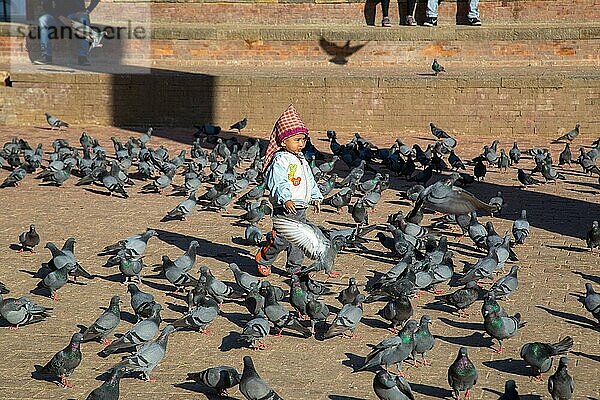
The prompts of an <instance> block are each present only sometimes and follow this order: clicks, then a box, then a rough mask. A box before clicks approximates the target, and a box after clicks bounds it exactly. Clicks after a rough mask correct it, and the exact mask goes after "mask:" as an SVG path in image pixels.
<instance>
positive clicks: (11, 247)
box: [8, 243, 22, 251]
mask: <svg viewBox="0 0 600 400" xmlns="http://www.w3.org/2000/svg"><path fill="white" fill-rule="evenodd" d="M8 248H9V249H11V250H15V251H18V250H21V249H22V247H21V245H19V244H16V243H11V244H10V245H9V246H8Z"/></svg>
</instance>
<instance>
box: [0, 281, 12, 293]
mask: <svg viewBox="0 0 600 400" xmlns="http://www.w3.org/2000/svg"><path fill="white" fill-rule="evenodd" d="M7 293H10V290H9V289H8V288H7V287H6V285H5V284H4V283H2V282H0V294H7Z"/></svg>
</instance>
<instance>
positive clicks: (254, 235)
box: [244, 225, 263, 246]
mask: <svg viewBox="0 0 600 400" xmlns="http://www.w3.org/2000/svg"><path fill="white" fill-rule="evenodd" d="M262 236H263V234H262V232H261V230H260V228H259V227H257V226H254V225H248V226H247V227H246V229H245V230H244V240H245V241H246V243H248V244H250V245H254V246H258V245H259V244H260V242H261V241H262Z"/></svg>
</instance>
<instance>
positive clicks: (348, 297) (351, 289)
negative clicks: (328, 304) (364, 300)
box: [337, 277, 360, 306]
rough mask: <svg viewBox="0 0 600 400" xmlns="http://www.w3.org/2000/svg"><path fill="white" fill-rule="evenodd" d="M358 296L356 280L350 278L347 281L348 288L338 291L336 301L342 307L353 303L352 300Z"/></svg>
mask: <svg viewBox="0 0 600 400" xmlns="http://www.w3.org/2000/svg"><path fill="white" fill-rule="evenodd" d="M359 294H360V290H358V286H357V285H356V278H354V277H352V278H350V279H348V287H347V288H344V289H342V290H341V291H340V293H339V294H338V296H337V299H338V301H339V302H340V303H342V305H343V306H344V305H346V304H350V303H353V302H354V299H356V296H358V295H359Z"/></svg>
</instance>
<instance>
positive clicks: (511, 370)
mask: <svg viewBox="0 0 600 400" xmlns="http://www.w3.org/2000/svg"><path fill="white" fill-rule="evenodd" d="M482 364H483V365H485V366H486V367H488V368H492V369H495V370H496V371H500V372H504V373H507V374H513V375H520V376H530V375H531V373H530V372H531V369H530V368H528V367H527V364H526V363H525V361H524V360H521V359H513V358H506V359H504V360H493V361H484V362H482Z"/></svg>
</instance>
